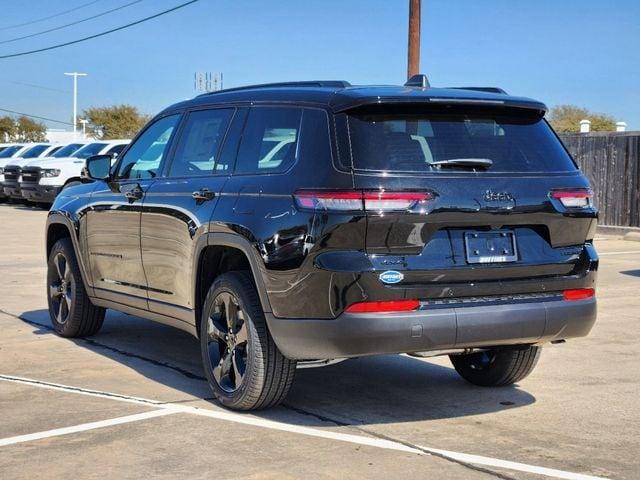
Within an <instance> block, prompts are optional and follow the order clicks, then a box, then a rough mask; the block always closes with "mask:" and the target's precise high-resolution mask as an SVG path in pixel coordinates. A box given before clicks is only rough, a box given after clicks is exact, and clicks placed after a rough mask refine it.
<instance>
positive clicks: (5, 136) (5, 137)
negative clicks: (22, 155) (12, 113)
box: [0, 115, 16, 142]
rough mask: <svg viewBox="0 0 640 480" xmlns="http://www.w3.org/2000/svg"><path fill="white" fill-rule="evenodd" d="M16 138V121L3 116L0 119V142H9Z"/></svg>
mask: <svg viewBox="0 0 640 480" xmlns="http://www.w3.org/2000/svg"><path fill="white" fill-rule="evenodd" d="M15 136H16V121H15V120H14V119H13V118H11V117H9V116H8V115H5V116H4V117H0V142H10V141H11V140H13V139H14V138H15Z"/></svg>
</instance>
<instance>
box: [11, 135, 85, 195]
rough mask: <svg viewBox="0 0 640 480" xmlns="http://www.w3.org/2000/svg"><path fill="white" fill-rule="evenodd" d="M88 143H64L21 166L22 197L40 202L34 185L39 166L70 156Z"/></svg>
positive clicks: (37, 176) (38, 173)
mask: <svg viewBox="0 0 640 480" xmlns="http://www.w3.org/2000/svg"><path fill="white" fill-rule="evenodd" d="M89 143H92V142H90V141H85V140H78V141H75V142H73V143H69V144H67V145H65V146H64V147H62V148H61V149H59V150H58V151H56V152H55V153H53V154H52V155H50V156H48V157H46V158H39V159H36V160H31V161H30V162H28V163H26V164H25V165H24V166H23V167H22V176H21V180H20V192H21V194H22V198H23V199H25V200H26V201H29V202H33V203H40V202H38V199H39V195H38V194H37V193H38V192H37V190H36V188H35V187H36V186H37V185H38V180H39V178H40V176H39V175H40V170H41V168H42V167H45V168H46V166H47V164H49V162H50V161H53V160H57V159H68V158H71V157H72V156H73V155H74V154H75V153H76V152H77V151H78V150H80V149H81V148H83V147H85V146H86V145H88V144H89ZM48 203H51V202H48Z"/></svg>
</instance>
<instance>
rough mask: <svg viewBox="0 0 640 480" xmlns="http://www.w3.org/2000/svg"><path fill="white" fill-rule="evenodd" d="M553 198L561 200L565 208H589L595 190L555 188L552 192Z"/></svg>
mask: <svg viewBox="0 0 640 480" xmlns="http://www.w3.org/2000/svg"><path fill="white" fill-rule="evenodd" d="M551 198H555V199H556V200H559V201H560V203H562V206H563V207H565V208H587V207H590V206H591V200H592V198H593V192H592V191H591V190H588V189H578V190H555V191H553V192H551Z"/></svg>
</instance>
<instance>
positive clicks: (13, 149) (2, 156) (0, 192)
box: [0, 143, 32, 200]
mask: <svg viewBox="0 0 640 480" xmlns="http://www.w3.org/2000/svg"><path fill="white" fill-rule="evenodd" d="M31 145H32V144H29V143H12V144H9V145H7V146H6V147H5V148H4V149H3V150H2V151H1V152H0V200H6V199H7V196H6V195H5V194H4V182H5V179H4V167H5V166H6V165H7V163H9V162H10V161H11V159H12V158H14V157H19V156H20V155H21V154H22V153H24V152H25V151H26V150H28V149H29V148H30V147H31Z"/></svg>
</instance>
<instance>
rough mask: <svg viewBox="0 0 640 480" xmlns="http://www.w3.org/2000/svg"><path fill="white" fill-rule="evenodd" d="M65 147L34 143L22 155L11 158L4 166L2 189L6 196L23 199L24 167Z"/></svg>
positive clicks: (62, 145)
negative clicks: (21, 189)
mask: <svg viewBox="0 0 640 480" xmlns="http://www.w3.org/2000/svg"><path fill="white" fill-rule="evenodd" d="M62 147H64V144H55V145H52V144H49V143H34V144H32V145H31V148H29V149H27V150H25V151H24V152H23V153H21V154H20V155H15V156H13V157H12V158H10V159H9V161H8V162H7V163H6V165H5V166H4V183H3V185H2V189H3V191H4V194H5V196H7V197H8V198H9V199H11V200H22V194H21V193H20V182H21V180H22V178H21V177H22V167H23V166H24V165H26V164H27V163H29V162H33V161H35V160H36V159H41V158H46V157H49V156H51V155H53V154H55V152H57V151H58V150H60V149H61V148H62Z"/></svg>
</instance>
